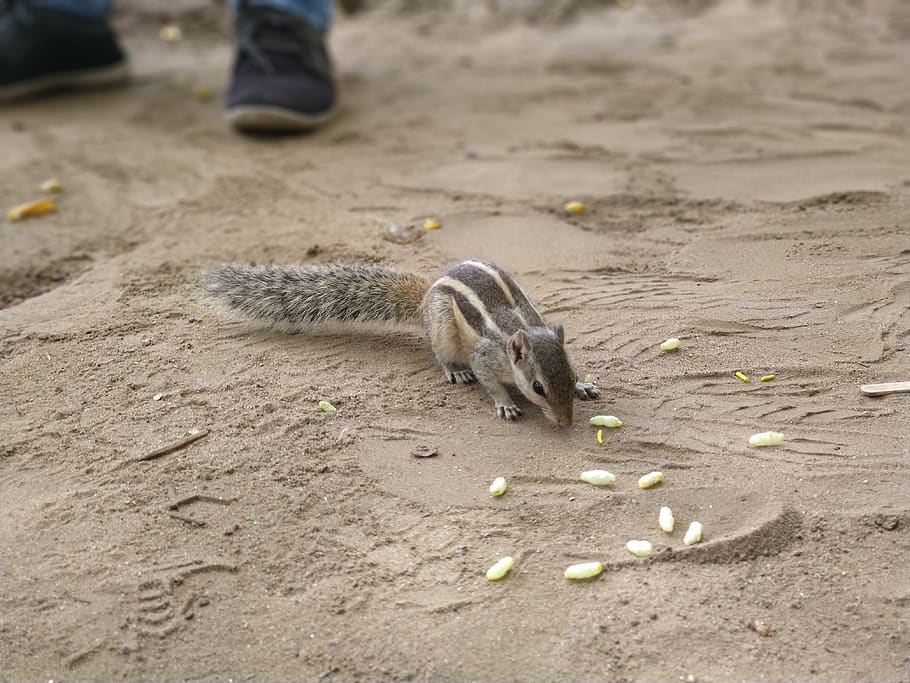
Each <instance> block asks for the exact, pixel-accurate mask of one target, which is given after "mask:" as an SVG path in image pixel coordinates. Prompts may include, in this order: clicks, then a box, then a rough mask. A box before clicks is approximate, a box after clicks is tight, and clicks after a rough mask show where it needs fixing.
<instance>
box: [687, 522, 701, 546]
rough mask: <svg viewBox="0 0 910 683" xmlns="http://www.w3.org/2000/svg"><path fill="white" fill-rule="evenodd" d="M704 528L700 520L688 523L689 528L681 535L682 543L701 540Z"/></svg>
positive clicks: (692, 542)
mask: <svg viewBox="0 0 910 683" xmlns="http://www.w3.org/2000/svg"><path fill="white" fill-rule="evenodd" d="M704 530H705V528H704V527H703V526H702V524H701V522H692V523H691V524H690V525H689V528H688V529H686V535H685V536H683V543H685V544H686V545H693V544H694V543H698V542H699V541H700V540H701V536H702V533H703V532H704Z"/></svg>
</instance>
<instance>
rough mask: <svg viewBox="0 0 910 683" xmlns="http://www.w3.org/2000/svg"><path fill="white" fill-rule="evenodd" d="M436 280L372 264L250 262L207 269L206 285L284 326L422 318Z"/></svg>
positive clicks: (238, 307)
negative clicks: (324, 264)
mask: <svg viewBox="0 0 910 683" xmlns="http://www.w3.org/2000/svg"><path fill="white" fill-rule="evenodd" d="M429 286H430V282H429V281H427V280H426V279H425V278H422V277H420V276H419V275H412V274H410V273H402V272H400V271H397V270H393V269H391V268H383V267H381V266H369V265H338V266H245V265H240V264H236V263H229V264H225V265H221V266H216V267H215V268H212V269H211V270H209V271H208V272H207V273H206V280H205V287H206V289H207V290H208V291H209V292H210V293H211V294H213V295H214V296H215V297H216V298H217V299H218V300H219V301H221V302H222V303H224V304H225V305H227V306H228V308H230V309H232V310H234V311H237V312H239V313H242V314H244V315H246V316H248V317H250V318H254V319H256V320H260V321H263V322H266V323H269V324H271V325H274V326H278V327H286V328H296V329H306V328H307V327H309V326H318V325H320V324H322V323H419V322H420V321H421V315H420V304H421V302H422V301H423V297H424V294H425V293H426V291H427V289H428V288H429Z"/></svg>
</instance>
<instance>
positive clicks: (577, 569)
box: [564, 562, 604, 579]
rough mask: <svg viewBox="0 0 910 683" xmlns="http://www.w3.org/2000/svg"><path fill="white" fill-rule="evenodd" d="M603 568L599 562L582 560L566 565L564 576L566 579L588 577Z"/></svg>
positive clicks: (598, 572)
mask: <svg viewBox="0 0 910 683" xmlns="http://www.w3.org/2000/svg"><path fill="white" fill-rule="evenodd" d="M603 570H604V566H603V565H602V564H601V563H600V562H582V563H580V564H573V565H569V566H568V567H566V571H565V574H564V576H565V577H566V578H567V579H590V578H592V577H594V576H597V575H598V574H600V573H601V572H602V571H603Z"/></svg>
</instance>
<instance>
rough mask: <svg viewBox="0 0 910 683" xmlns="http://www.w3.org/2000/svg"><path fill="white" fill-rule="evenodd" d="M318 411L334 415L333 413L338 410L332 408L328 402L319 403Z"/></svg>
mask: <svg viewBox="0 0 910 683" xmlns="http://www.w3.org/2000/svg"><path fill="white" fill-rule="evenodd" d="M319 410H322V411H323V412H326V413H334V412H336V411H337V410H338V408H336V407H335V406H333V405H332V404H331V403H329V402H328V401H320V402H319Z"/></svg>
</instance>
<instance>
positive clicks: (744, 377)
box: [733, 370, 749, 382]
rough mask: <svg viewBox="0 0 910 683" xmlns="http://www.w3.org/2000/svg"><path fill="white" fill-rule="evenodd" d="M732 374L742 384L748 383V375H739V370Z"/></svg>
mask: <svg viewBox="0 0 910 683" xmlns="http://www.w3.org/2000/svg"><path fill="white" fill-rule="evenodd" d="M733 374H734V375H736V376H737V377H739V378H740V379H741V380H742V381H743V382H748V381H749V376H748V375H744V374H743V373H741V372H740V371H739V370H737V371H736V372H734V373H733Z"/></svg>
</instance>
